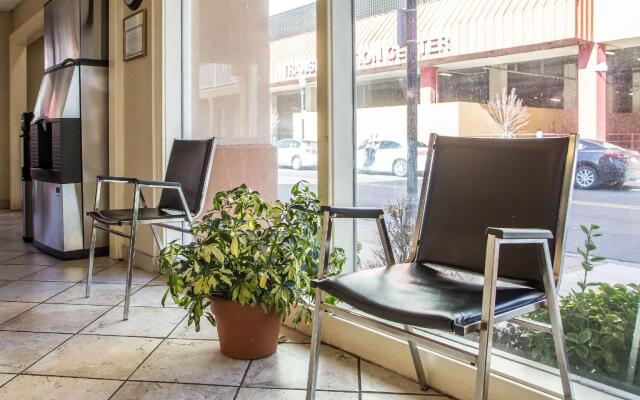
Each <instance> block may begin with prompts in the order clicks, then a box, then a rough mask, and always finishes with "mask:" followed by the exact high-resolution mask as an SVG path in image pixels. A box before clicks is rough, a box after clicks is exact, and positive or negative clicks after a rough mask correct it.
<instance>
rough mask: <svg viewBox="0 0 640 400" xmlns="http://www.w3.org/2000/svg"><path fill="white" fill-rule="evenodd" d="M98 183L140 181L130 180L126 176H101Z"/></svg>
mask: <svg viewBox="0 0 640 400" xmlns="http://www.w3.org/2000/svg"><path fill="white" fill-rule="evenodd" d="M96 179H97V180H98V182H112V183H136V182H137V181H138V179H136V178H129V177H126V176H106V175H100V176H98V177H97V178H96Z"/></svg>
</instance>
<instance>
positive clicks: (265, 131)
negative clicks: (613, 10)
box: [183, 0, 640, 396]
mask: <svg viewBox="0 0 640 400" xmlns="http://www.w3.org/2000/svg"><path fill="white" fill-rule="evenodd" d="M465 3H466V4H467V5H468V6H465ZM481 3H483V2H471V1H466V0H352V4H353V7H354V8H353V11H354V12H353V17H354V20H353V28H354V46H353V48H354V52H355V53H354V54H353V62H354V68H355V70H354V74H353V75H354V79H355V81H354V82H353V89H354V93H353V100H354V102H355V110H354V115H355V126H356V129H355V131H354V132H343V131H341V132H336V133H335V134H341V135H345V137H349V140H351V136H350V135H353V156H354V157H353V159H354V165H352V166H351V167H352V168H345V169H344V170H341V171H336V169H335V168H333V167H335V166H332V167H331V168H329V171H321V173H325V174H332V175H331V178H332V179H335V180H340V179H346V177H347V176H348V177H349V182H350V181H351V178H352V173H353V172H354V171H355V174H354V175H355V180H354V181H355V185H354V187H353V193H354V195H355V202H354V203H355V205H357V206H373V207H381V208H384V209H385V210H386V211H387V214H386V218H387V224H388V226H389V230H390V232H391V235H392V241H393V246H394V251H395V256H396V259H397V260H403V259H406V257H407V256H408V251H409V245H410V239H411V233H412V231H413V228H414V225H415V216H416V213H417V200H418V196H419V191H420V185H421V182H422V174H423V170H424V166H425V163H426V153H427V147H426V143H427V141H428V135H429V133H430V132H435V133H438V134H443V135H453V136H487V135H499V134H500V132H498V128H497V125H496V123H495V122H494V121H493V120H492V118H491V116H490V115H489V113H488V112H487V108H488V104H489V103H491V102H492V101H495V100H496V98H501V97H503V96H509V95H513V96H516V97H517V98H518V99H520V100H522V102H523V104H524V105H525V106H526V107H527V111H526V113H527V118H528V120H527V122H526V123H525V124H524V125H523V126H522V127H520V129H519V130H518V132H515V133H516V134H518V135H524V134H529V135H538V136H540V135H558V134H567V133H571V132H578V133H579V134H580V135H581V138H582V141H581V143H580V146H579V154H578V164H577V171H576V179H575V190H574V195H573V202H572V204H571V213H570V215H569V220H568V240H567V246H566V257H565V268H564V274H563V276H562V279H561V283H562V285H561V288H560V293H561V295H562V303H563V319H564V323H565V327H566V331H567V337H568V345H569V356H570V363H571V368H572V371H573V372H574V373H575V374H576V376H578V377H580V379H583V380H584V382H586V383H587V384H589V385H594V386H597V387H598V388H600V389H602V390H608V391H612V392H615V391H618V392H616V393H617V394H621V393H622V394H623V395H625V396H630V395H629V393H633V394H640V376H638V373H636V371H637V364H638V347H639V345H640V324H636V321H637V319H638V315H639V313H638V303H640V294H638V293H639V292H640V289H638V288H637V287H635V286H630V285H632V284H634V283H638V282H640V246H638V243H640V154H639V153H638V152H637V151H638V150H640V33H637V30H636V33H629V34H625V33H624V31H625V30H624V29H622V28H621V27H620V26H618V27H616V29H615V30H614V29H611V28H612V27H613V25H615V19H613V18H610V16H609V17H606V18H605V17H602V18H599V19H598V18H596V19H594V21H591V25H588V26H582V25H581V24H582V23H583V22H584V18H583V19H580V18H578V17H579V16H584V13H583V12H582V11H583V10H581V9H580V7H583V6H584V4H586V3H590V2H589V1H585V2H573V1H563V0H554V1H546V2H521V3H522V4H520V3H519V2H515V3H514V2H512V1H508V0H491V2H490V3H491V4H492V6H490V7H489V6H487V7H483V6H482V5H481ZM516 3H518V6H515V5H514V4H516ZM583 3H584V4H583ZM413 4H415V8H416V12H415V13H412V12H410V11H408V10H407V8H408V7H407V6H411V5H413ZM471 4H473V5H471ZM183 5H184V8H183V18H184V21H183V39H184V40H183V62H184V64H183V89H184V90H183V121H184V124H183V125H184V129H183V132H184V135H185V136H187V137H192V138H201V137H209V136H216V137H218V138H220V144H221V148H220V149H219V152H218V153H217V156H216V157H217V158H218V159H222V160H223V161H224V163H223V164H222V167H221V168H222V172H220V174H221V176H222V178H221V179H222V181H224V182H223V186H224V185H227V186H229V185H232V184H239V183H241V182H247V181H248V183H251V182H256V183H257V184H259V185H263V186H265V185H266V186H265V187H263V188H260V189H261V190H266V192H267V193H268V194H269V195H270V196H272V197H273V198H276V197H280V198H284V197H286V196H287V195H288V192H289V190H290V188H291V185H292V184H293V183H295V182H297V181H298V180H301V179H304V180H307V181H309V182H310V183H311V185H312V187H313V188H314V189H317V188H318V187H317V165H318V160H317V157H318V155H317V145H316V141H317V131H316V129H317V118H318V116H317V112H316V111H317V101H316V96H317V95H316V94H317V84H316V77H317V61H316V60H317V59H316V26H315V24H316V4H315V1H313V0H263V1H250V0H219V1H215V2H214V1H208V0H183ZM409 8H410V7H409ZM598 15H600V14H598ZM585 18H586V17H585ZM574 19H575V20H574ZM568 21H573V22H571V23H568ZM593 24H595V26H596V28H593ZM412 28H413V30H412ZM588 29H591V30H594V29H595V31H596V32H597V33H598V34H602V33H603V32H606V31H607V30H608V29H610V30H612V32H613V31H615V35H616V37H615V40H611V41H610V42H609V41H607V40H600V43H597V44H596V43H594V38H593V37H590V35H589V34H585V33H584V32H585V30H588ZM625 29H626V28H625ZM412 32H413V33H414V34H415V41H413V40H412V39H413V35H412V34H411V33H412ZM625 35H626V36H625ZM591 36H593V32H592V34H591ZM334 40H337V39H336V38H334ZM412 43H414V44H412ZM321 117H323V118H324V117H326V116H321ZM341 143H343V142H342V141H341ZM327 157H328V156H327ZM247 160H250V161H247ZM329 161H333V162H336V160H329ZM342 161H343V160H338V161H337V162H342ZM336 165H337V164H336ZM340 165H343V163H341V164H340ZM218 172H219V171H218ZM347 185H349V184H347ZM594 226H595V227H594ZM587 235H591V236H590V238H591V239H590V242H589V243H588V244H585V241H586V240H587ZM354 242H355V243H356V246H355V247H356V257H354V265H353V268H354V269H364V268H375V267H378V266H381V265H383V263H384V255H383V253H382V249H381V247H380V242H379V239H378V234H377V229H376V227H375V225H374V224H372V223H370V222H360V221H359V222H357V224H355V229H354ZM594 247H595V248H594ZM586 252H588V253H589V254H586V255H585V253H586ZM593 256H597V257H596V258H595V260H594V259H593ZM585 257H588V258H587V260H586V261H587V262H586V263H585V262H584V261H585ZM585 267H586V269H587V270H588V271H585ZM531 317H532V318H538V319H543V320H544V315H542V314H537V315H532V316H531ZM494 338H495V344H494V348H496V349H500V350H502V351H503V355H505V356H506V357H511V358H514V359H516V360H519V361H522V362H523V363H527V364H529V365H532V366H534V367H536V368H542V369H549V368H552V367H553V364H554V362H555V361H554V360H555V356H554V354H553V346H552V344H551V343H550V338H549V337H547V336H544V335H543V336H540V335H537V334H534V333H532V332H530V331H528V330H526V329H523V328H521V327H518V326H515V325H510V324H505V325H503V326H500V327H498V328H497V332H496V335H494ZM465 340H474V338H473V337H468V338H466V339H465ZM625 393H626V394H625Z"/></svg>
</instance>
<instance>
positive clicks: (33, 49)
mask: <svg viewBox="0 0 640 400" xmlns="http://www.w3.org/2000/svg"><path fill="white" fill-rule="evenodd" d="M43 71H44V38H43V37H41V38H40V39H37V40H36V41H35V42H33V43H31V44H29V45H28V46H27V110H29V111H33V108H34V107H35V104H36V99H37V98H38V90H39V89H40V82H42V72H43Z"/></svg>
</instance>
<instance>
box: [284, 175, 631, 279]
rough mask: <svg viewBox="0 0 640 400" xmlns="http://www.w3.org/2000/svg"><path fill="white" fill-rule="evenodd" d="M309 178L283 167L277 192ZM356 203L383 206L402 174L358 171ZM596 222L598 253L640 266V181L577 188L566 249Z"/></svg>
mask: <svg viewBox="0 0 640 400" xmlns="http://www.w3.org/2000/svg"><path fill="white" fill-rule="evenodd" d="M301 179H304V180H307V181H309V183H310V184H311V185H312V187H313V189H314V190H315V189H316V188H317V185H316V182H317V180H316V171H313V170H302V171H294V170H291V169H280V171H279V179H278V182H279V185H278V195H279V196H280V198H287V196H288V194H289V190H290V188H291V185H292V184H293V183H295V182H297V181H298V180H301ZM357 188H358V189H357V193H356V196H357V204H358V205H359V206H364V207H384V206H385V205H386V204H388V203H390V202H395V201H397V199H399V198H401V197H402V196H403V193H404V190H405V189H404V183H403V180H402V179H401V178H397V177H394V176H390V175H372V174H358V187H357ZM582 224H585V225H589V224H597V225H599V226H600V227H601V233H602V234H603V236H602V237H600V238H598V239H597V242H596V245H597V246H598V250H597V251H596V254H598V255H600V256H603V257H606V258H607V259H610V260H618V261H627V262H633V263H638V264H639V265H638V267H640V182H634V183H632V184H627V185H626V186H625V187H624V188H622V189H619V190H588V191H586V190H575V191H574V196H573V202H572V205H571V212H570V215H569V232H568V240H567V251H569V252H575V249H576V248H577V247H578V246H579V245H581V244H582V242H583V241H584V238H583V234H582V232H581V230H580V225H582ZM358 241H363V242H368V243H371V244H372V245H373V244H374V243H376V242H377V236H376V231H375V228H373V229H370V228H369V227H368V226H366V224H360V225H359V229H358Z"/></svg>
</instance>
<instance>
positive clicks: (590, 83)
mask: <svg viewBox="0 0 640 400" xmlns="http://www.w3.org/2000/svg"><path fill="white" fill-rule="evenodd" d="M606 62H607V55H606V53H605V46H604V45H603V44H598V43H592V42H590V43H583V44H581V45H579V51H578V133H579V134H580V135H581V136H582V137H584V138H589V139H596V140H602V141H604V140H606V135H607V72H606ZM567 111H568V110H567Z"/></svg>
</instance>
